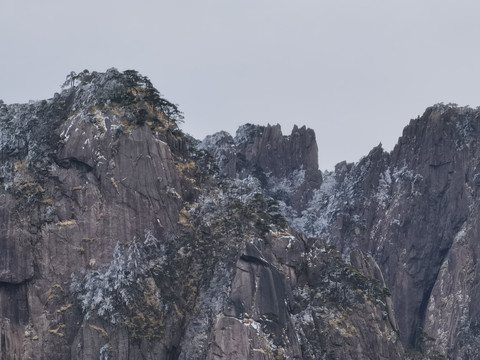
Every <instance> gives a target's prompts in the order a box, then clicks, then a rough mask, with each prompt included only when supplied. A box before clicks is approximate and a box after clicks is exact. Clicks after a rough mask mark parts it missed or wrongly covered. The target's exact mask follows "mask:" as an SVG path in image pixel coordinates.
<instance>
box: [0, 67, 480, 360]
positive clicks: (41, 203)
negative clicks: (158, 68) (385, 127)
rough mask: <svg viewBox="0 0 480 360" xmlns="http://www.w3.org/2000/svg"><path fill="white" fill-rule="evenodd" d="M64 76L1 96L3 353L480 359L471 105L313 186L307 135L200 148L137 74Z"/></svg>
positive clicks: (440, 114) (448, 109)
mask: <svg viewBox="0 0 480 360" xmlns="http://www.w3.org/2000/svg"><path fill="white" fill-rule="evenodd" d="M70 83H71V87H70V88H68V89H66V90H64V91H63V92H62V93H61V94H56V96H55V97H54V98H53V99H50V100H47V101H42V102H37V103H32V104H26V105H8V106H7V105H5V104H3V103H0V185H1V188H0V354H1V355H0V358H1V359H47V358H48V359H68V358H70V359H78V360H80V359H96V358H100V359H104V360H106V359H128V360H136V359H182V360H187V359H188V360H190V359H364V358H368V359H404V358H412V359H413V358H415V357H418V356H420V357H424V358H432V359H433V358H442V357H444V358H458V357H461V358H465V359H473V358H475V357H476V356H477V354H478V351H480V345H479V344H480V341H479V335H478V334H479V331H478V328H479V326H478V324H479V323H480V315H479V314H480V312H479V311H478V309H477V307H476V306H475V305H476V304H478V301H480V299H479V294H480V291H478V283H479V279H478V276H479V275H478V271H477V269H476V268H477V267H476V263H477V260H476V258H477V256H476V254H477V253H478V246H477V242H476V239H477V237H478V236H480V235H479V234H480V230H479V227H478V225H477V223H478V221H477V219H478V217H479V216H478V209H477V208H478V204H477V203H478V201H477V197H478V196H477V188H478V186H479V184H480V180H479V179H480V175H478V174H480V170H479V164H477V160H476V159H477V158H478V157H479V155H480V154H478V152H479V148H478V146H477V139H478V138H480V134H479V133H478V132H479V131H480V130H478V129H480V124H479V119H480V116H479V113H478V111H476V110H472V109H466V108H457V107H454V106H442V105H438V106H434V107H432V108H429V109H428V110H427V111H426V113H425V114H424V115H423V116H422V117H421V118H418V119H416V120H412V122H411V123H410V125H409V126H408V127H406V129H405V130H404V134H403V136H402V137H401V138H400V140H399V143H398V145H397V146H396V147H395V149H394V150H393V151H392V152H391V153H390V154H388V153H386V152H384V151H383V149H382V148H381V146H379V147H376V148H374V149H373V150H372V151H371V152H370V153H369V154H368V155H367V156H366V157H365V158H363V159H362V160H361V161H360V162H358V163H357V164H347V163H340V164H338V165H337V167H336V169H335V171H334V172H331V173H330V172H326V173H324V174H321V172H320V171H319V170H318V164H317V151H318V149H317V146H316V142H315V136H314V133H313V131H312V130H309V129H306V128H305V127H302V128H298V127H295V128H294V129H293V131H292V134H291V135H289V136H284V135H283V134H282V132H281V129H280V127H279V126H278V125H275V126H266V127H262V126H255V125H250V124H247V125H245V126H243V127H241V128H240V129H239V131H238V132H237V134H236V136H235V137H232V136H230V135H229V134H227V133H225V132H221V133H218V134H215V135H212V136H210V137H207V138H206V139H205V140H204V141H203V142H202V143H200V144H199V145H198V143H197V142H196V141H194V140H192V139H191V138H189V137H187V136H185V135H184V134H182V132H181V131H180V130H179V129H178V127H177V125H176V122H175V121H176V120H178V119H179V112H178V109H177V108H176V106H175V105H173V104H171V103H170V102H168V101H167V100H165V99H163V98H161V97H160V95H159V94H158V92H157V91H156V90H155V89H154V88H153V87H152V86H151V83H150V82H149V80H148V79H147V78H145V77H143V76H141V75H139V74H138V73H136V72H132V71H127V72H124V73H120V72H118V71H116V70H115V69H110V70H108V71H107V72H106V73H92V74H90V73H88V72H83V73H81V75H79V76H76V77H75V78H72V79H70ZM194 145H198V146H194ZM336 249H338V251H337V250H336ZM347 259H348V261H347ZM387 287H388V288H387ZM404 346H406V347H407V348H408V350H409V351H408V352H407V353H408V355H406V354H405V352H404ZM420 353H421V354H420Z"/></svg>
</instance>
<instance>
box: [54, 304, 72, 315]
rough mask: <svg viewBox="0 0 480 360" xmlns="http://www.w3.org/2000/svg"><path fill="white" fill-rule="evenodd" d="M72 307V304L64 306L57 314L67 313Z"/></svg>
mask: <svg viewBox="0 0 480 360" xmlns="http://www.w3.org/2000/svg"><path fill="white" fill-rule="evenodd" d="M71 307H72V304H68V305H65V306H62V307H61V308H60V309H58V310H57V312H58V313H61V312H64V311H67V310H68V309H70V308H71Z"/></svg>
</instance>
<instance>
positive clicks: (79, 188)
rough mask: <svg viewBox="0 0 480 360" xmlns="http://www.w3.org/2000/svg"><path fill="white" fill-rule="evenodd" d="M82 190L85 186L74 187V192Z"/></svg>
mask: <svg viewBox="0 0 480 360" xmlns="http://www.w3.org/2000/svg"><path fill="white" fill-rule="evenodd" d="M82 189H83V186H74V187H72V191H75V190H82Z"/></svg>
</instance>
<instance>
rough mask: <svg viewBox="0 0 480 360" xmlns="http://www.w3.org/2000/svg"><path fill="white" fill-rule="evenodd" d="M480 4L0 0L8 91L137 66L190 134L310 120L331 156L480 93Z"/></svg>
mask: <svg viewBox="0 0 480 360" xmlns="http://www.w3.org/2000/svg"><path fill="white" fill-rule="evenodd" d="M479 15H480V2H479V1H473V0H472V1H467V0H456V1H445V0H435V1H434V0H425V1H422V0H401V1H393V0H391V1H388V0H362V1H359V0H331V1H323V0H315V1H313V0H312V1H310V0H288V1H287V0H171V1H158V0H157V1H154V0H152V1H146V0H135V1H124V0H115V1H113V0H112V1H107V0H95V1H93V0H83V1H81V2H80V1H75V2H74V1H69V0H42V1H37V0H0V46H1V48H0V49H1V50H0V51H1V52H0V99H3V100H4V101H5V102H6V103H14V102H26V101H28V100H30V99H33V100H36V99H44V98H50V97H52V95H53V93H55V92H58V91H60V84H61V83H63V81H64V79H65V76H66V75H67V74H68V73H69V72H70V71H72V70H74V71H77V72H78V71H82V70H83V69H89V70H91V71H92V70H95V71H105V70H106V69H107V68H109V67H116V68H118V69H119V70H126V69H136V70H138V71H140V72H141V73H142V74H144V75H147V76H148V77H149V78H150V79H151V80H152V82H153V84H154V85H155V86H156V87H157V88H158V89H159V91H160V92H161V93H162V94H164V95H165V97H166V98H168V99H169V100H170V101H172V102H174V103H177V104H179V105H180V108H181V109H182V110H183V112H184V113H185V123H184V125H183V126H182V128H183V129H184V130H185V131H186V132H188V133H190V134H191V135H193V136H194V137H196V138H200V139H202V138H203V137H204V136H205V135H207V134H211V133H213V132H216V131H219V130H226V131H228V132H230V133H232V135H234V133H235V130H236V129H237V127H238V126H239V125H241V124H244V123H246V122H251V123H256V124H267V123H270V124H276V123H279V124H280V125H281V126H282V129H283V132H284V134H289V133H290V132H291V129H292V127H293V125H294V124H298V125H306V126H307V127H310V128H313V129H314V130H315V132H316V135H317V142H318V145H319V160H320V168H321V169H322V170H323V169H333V166H334V164H336V163H337V162H339V161H342V160H347V161H358V160H359V158H360V157H361V156H363V155H366V154H367V153H368V151H369V150H370V149H371V148H372V147H374V146H376V145H378V143H379V142H382V143H383V145H384V147H385V148H386V149H387V150H391V149H392V148H393V146H394V144H395V143H396V142H397V139H398V137H399V136H400V135H401V132H402V129H403V127H404V126H405V125H407V124H408V122H409V120H410V119H411V118H415V117H417V115H421V114H422V113H423V111H424V110H425V108H426V107H428V106H430V105H432V104H435V103H438V102H445V103H449V102H454V103H458V104H459V105H470V106H472V107H476V106H478V105H480V82H479V80H480V47H479V43H480V41H479V40H480V21H479V20H478V19H479V18H480V17H479Z"/></svg>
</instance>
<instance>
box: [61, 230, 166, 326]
mask: <svg viewBox="0 0 480 360" xmlns="http://www.w3.org/2000/svg"><path fill="white" fill-rule="evenodd" d="M165 260H166V257H165V248H164V246H163V245H162V244H161V243H160V242H159V241H158V240H157V239H156V238H155V237H154V236H153V234H152V233H151V231H145V239H144V241H143V242H139V241H138V240H137V239H134V241H133V242H132V243H131V244H130V245H129V246H128V247H127V246H125V245H121V244H117V245H116V247H115V251H114V254H113V260H112V261H111V262H110V264H109V265H108V267H107V268H106V269H105V270H104V271H103V272H102V271H93V272H90V273H88V274H86V275H85V276H84V277H83V279H79V277H78V276H77V275H74V274H72V283H71V286H70V291H71V292H72V293H73V295H74V297H75V298H76V299H77V300H78V302H79V303H80V306H81V308H82V310H83V312H84V314H85V317H86V318H87V319H89V318H91V317H93V316H99V317H100V318H102V319H104V320H107V321H109V322H110V323H112V324H116V323H118V322H121V321H124V320H125V319H124V315H125V314H126V313H127V312H126V311H125V310H126V309H127V308H128V306H129V305H130V304H131V303H132V302H133V301H135V299H136V297H137V296H138V294H141V293H143V290H142V288H143V285H144V284H143V283H144V282H145V281H146V278H147V277H148V275H149V272H150V271H151V269H152V267H156V270H157V271H158V267H161V266H162V265H163V264H164V263H165Z"/></svg>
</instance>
